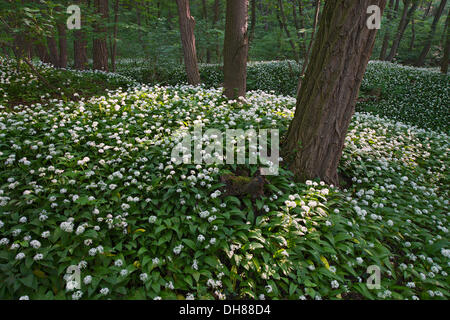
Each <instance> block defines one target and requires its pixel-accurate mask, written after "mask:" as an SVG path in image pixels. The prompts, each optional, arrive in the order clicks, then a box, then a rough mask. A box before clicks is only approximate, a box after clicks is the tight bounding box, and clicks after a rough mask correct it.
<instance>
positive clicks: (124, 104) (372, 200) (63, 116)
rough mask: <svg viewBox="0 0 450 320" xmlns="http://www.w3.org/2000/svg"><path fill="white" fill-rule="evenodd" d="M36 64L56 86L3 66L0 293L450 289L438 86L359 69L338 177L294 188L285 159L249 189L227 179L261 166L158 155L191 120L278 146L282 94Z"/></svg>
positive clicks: (399, 72)
mask: <svg viewBox="0 0 450 320" xmlns="http://www.w3.org/2000/svg"><path fill="white" fill-rule="evenodd" d="M371 65H372V67H371ZM37 68H38V70H39V72H40V73H41V74H42V75H44V76H45V77H46V79H47V80H48V81H49V82H50V83H51V85H52V87H54V88H51V87H48V86H46V85H44V84H42V83H41V82H40V81H39V79H38V78H37V76H36V75H35V74H33V73H32V72H31V71H30V70H29V69H28V68H27V67H26V66H21V69H20V70H17V67H16V64H15V63H14V61H10V60H7V59H4V58H0V83H1V87H0V89H1V90H0V230H1V237H0V281H1V283H2V286H1V287H0V298H3V299H19V298H22V299H23V298H26V297H28V298H30V299H102V298H104V299H107V298H112V299H129V298H134V299H160V298H162V299H225V298H226V299H243V298H252V299H448V298H449V297H450V292H449V288H450V284H449V282H448V272H449V269H450V268H449V267H450V264H449V262H450V260H449V258H450V245H449V237H448V223H449V219H450V216H449V213H450V212H449V210H448V208H449V205H448V199H449V192H450V188H449V185H450V184H449V150H450V148H449V136H448V117H449V113H448V105H449V103H448V102H449V86H448V82H449V77H448V76H443V75H439V74H438V73H437V72H435V71H433V70H425V69H415V68H410V67H402V66H397V65H390V64H386V63H378V62H373V63H371V64H369V67H368V72H367V74H366V76H365V80H364V83H363V88H362V94H361V97H360V103H359V104H358V110H359V112H357V113H356V114H355V116H354V117H353V120H352V123H351V125H350V128H349V131H348V134H347V137H346V146H345V149H344V154H343V157H342V160H341V163H340V167H339V170H340V172H341V174H342V175H345V176H346V177H348V184H347V185H343V186H341V188H336V187H334V186H329V185H326V184H325V183H323V182H321V181H306V183H297V182H295V181H294V180H293V178H292V174H291V173H290V171H289V170H286V168H284V167H283V162H282V163H281V167H280V169H279V174H278V175H273V176H266V179H267V181H266V182H264V184H263V191H262V192H261V193H258V194H257V197H255V196H252V195H250V194H232V193H230V192H229V191H230V190H227V184H226V183H223V181H224V179H223V177H226V176H228V177H230V176H232V177H233V176H234V177H236V178H240V179H242V180H243V181H251V179H252V176H253V175H254V174H255V172H256V171H257V169H258V168H259V166H258V165H227V164H207V163H202V164H181V165H177V164H176V163H174V161H172V160H173V159H172V153H171V152H172V150H173V147H174V146H175V145H176V144H177V143H179V142H180V141H181V139H182V137H183V134H185V133H186V132H189V131H190V130H191V129H193V127H194V126H195V125H202V126H203V127H204V129H205V130H206V129H207V128H214V129H217V130H220V131H224V130H226V129H229V128H234V129H243V130H247V129H250V128H253V129H255V130H259V129H278V130H279V131H280V136H281V137H282V136H283V134H284V133H286V130H287V127H288V125H289V122H290V120H291V119H292V117H293V110H294V107H295V99H294V98H292V97H289V96H281V95H276V94H273V93H267V92H264V91H251V92H249V93H248V96H247V98H246V99H245V100H244V101H241V102H233V101H231V102H230V101H227V100H226V99H225V98H224V97H223V96H222V90H221V89H220V88H214V87H211V88H209V87H205V86H203V87H191V86H187V85H181V84H180V85H172V86H161V85H156V86H147V85H144V84H139V83H138V81H137V80H134V79H131V78H130V77H129V76H128V77H127V76H123V75H118V74H109V73H102V72H91V71H85V72H78V71H70V70H56V69H53V68H51V67H49V66H46V65H37ZM94 84H97V85H94ZM55 88H56V90H55ZM274 90H275V89H274ZM408 90H409V91H408ZM410 90H415V94H414V95H411V94H410V92H411V91H410ZM62 92H64V95H61V93H62ZM361 111H369V112H370V113H369V112H361ZM209 138H211V137H209ZM205 140H208V139H206V138H205ZM70 266H76V268H78V269H79V271H80V274H81V278H80V279H81V288H79V289H76V288H74V287H73V286H71V284H73V282H70V281H67V280H69V279H70V275H69V270H70ZM374 270H379V271H380V277H376V276H374ZM375 275H376V273H375ZM371 284H373V285H374V286H371Z"/></svg>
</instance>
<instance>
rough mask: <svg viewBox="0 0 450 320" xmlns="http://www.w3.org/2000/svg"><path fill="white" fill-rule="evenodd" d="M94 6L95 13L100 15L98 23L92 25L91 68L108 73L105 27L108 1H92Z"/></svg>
mask: <svg viewBox="0 0 450 320" xmlns="http://www.w3.org/2000/svg"><path fill="white" fill-rule="evenodd" d="M94 4H95V8H96V13H98V14H100V19H99V20H100V21H96V22H95V23H94V30H95V34H94V40H93V45H92V51H93V68H94V69H95V70H103V71H108V47H107V40H106V39H107V28H106V25H105V23H106V22H107V20H108V11H109V8H108V0H94Z"/></svg>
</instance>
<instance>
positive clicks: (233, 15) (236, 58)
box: [223, 0, 248, 99]
mask: <svg viewBox="0 0 450 320" xmlns="http://www.w3.org/2000/svg"><path fill="white" fill-rule="evenodd" d="M247 12H248V0H227V13H226V22H225V41H224V48H223V58H224V66H223V69H224V70H223V71H224V88H225V96H226V97H227V98H228V99H236V98H238V97H245V93H246V89H247V55H248V32H247V28H248V14H247Z"/></svg>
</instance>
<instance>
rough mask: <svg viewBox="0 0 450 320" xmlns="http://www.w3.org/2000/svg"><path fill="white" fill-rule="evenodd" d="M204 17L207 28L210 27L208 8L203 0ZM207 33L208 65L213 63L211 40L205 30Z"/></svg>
mask: <svg viewBox="0 0 450 320" xmlns="http://www.w3.org/2000/svg"><path fill="white" fill-rule="evenodd" d="M202 12H203V13H202V15H203V20H205V26H206V27H208V8H207V6H206V0H202ZM205 33H206V63H211V49H210V45H209V43H210V40H209V34H208V30H205Z"/></svg>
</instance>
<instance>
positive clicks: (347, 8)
mask: <svg viewBox="0 0 450 320" xmlns="http://www.w3.org/2000/svg"><path fill="white" fill-rule="evenodd" d="M369 5H378V6H379V7H380V9H381V11H383V10H384V7H385V6H386V0H359V1H347V0H327V1H326V2H325V7H324V11H323V13H322V17H321V19H320V26H319V31H318V34H317V37H316V40H315V42H314V46H313V51H312V55H311V56H312V57H313V58H312V60H311V62H310V64H309V67H308V69H307V71H306V75H305V79H304V81H303V84H302V86H301V89H300V93H299V94H298V97H297V105H296V110H295V115H294V119H293V120H292V123H291V125H290V127H289V130H288V134H287V138H286V140H285V143H284V145H283V150H282V151H283V154H284V155H285V158H286V159H290V161H291V162H290V169H291V170H292V171H293V173H294V174H295V177H296V178H297V179H298V180H306V179H314V178H320V179H322V180H323V181H325V182H327V183H330V184H334V185H338V182H339V181H338V173H337V168H338V164H339V160H340V158H341V155H342V150H343V147H344V142H345V136H346V133H347V129H348V126H349V124H350V120H351V118H352V115H353V113H354V111H355V104H356V99H357V97H358V92H359V87H360V85H361V81H362V78H363V75H364V72H365V70H366V66H367V63H368V61H369V58H370V56H371V53H372V49H373V46H374V43H375V37H376V33H377V30H376V29H375V30H370V29H368V28H367V26H366V20H367V17H368V16H367V14H366V10H367V7H368V6H369Z"/></svg>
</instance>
